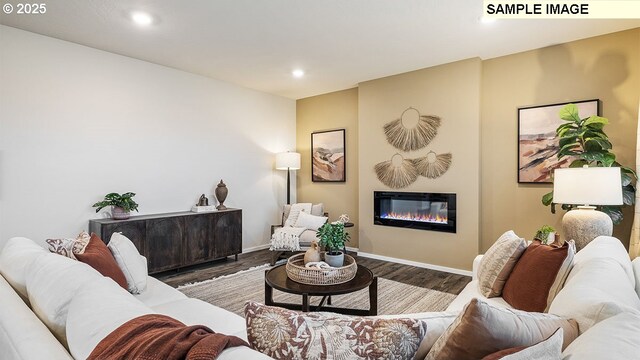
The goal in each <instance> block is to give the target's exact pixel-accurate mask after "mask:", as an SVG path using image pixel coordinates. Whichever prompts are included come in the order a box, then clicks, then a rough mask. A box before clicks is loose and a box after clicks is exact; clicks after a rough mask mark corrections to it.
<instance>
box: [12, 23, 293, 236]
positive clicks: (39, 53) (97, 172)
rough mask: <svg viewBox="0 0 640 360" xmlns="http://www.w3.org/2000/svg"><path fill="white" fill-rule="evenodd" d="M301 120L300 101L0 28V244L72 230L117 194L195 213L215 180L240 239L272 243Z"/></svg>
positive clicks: (144, 207) (148, 205) (151, 209)
mask: <svg viewBox="0 0 640 360" xmlns="http://www.w3.org/2000/svg"><path fill="white" fill-rule="evenodd" d="M167 51H171V49H167ZM295 121H296V120H295V102H294V101H293V100H289V99H285V98H281V97H277V96H272V95H268V94H265V93H261V92H257V91H253V90H249V89H246V88H242V87H239V86H235V85H231V84H228V83H224V82H221V81H217V80H213V79H210V78H206V77H202V76H197V75H193V74H190V73H186V72H182V71H178V70H174V69H171V68H167V67H163V66H159V65H155V64H151V63H148V62H144V61H139V60H135V59H131V58H128V57H124V56H120V55H115V54H112V53H108V52H104V51H100V50H96V49H93V48H88V47H84V46H80V45H77V44H73V43H69V42H65V41H61V40H57V39H53V38H50V37H45V36H41V35H36V34H33V33H30V32H25V31H22V30H17V29H14V28H10V27H6V26H0V244H1V243H2V242H4V241H6V240H7V239H8V238H10V237H13V236H26V237H29V238H32V239H34V240H38V241H43V240H44V239H46V238H48V237H71V236H75V235H76V234H77V233H78V232H79V231H80V230H82V229H86V228H87V225H88V220H89V219H91V218H95V217H100V214H95V212H94V211H93V209H92V208H91V205H92V204H93V203H94V202H96V201H98V200H101V198H102V196H103V195H105V194H106V193H108V192H112V191H114V192H126V191H133V192H136V193H137V196H136V198H135V200H136V201H137V202H138V203H139V204H140V213H141V214H151V213H161V212H173V211H183V210H188V209H190V207H191V205H193V204H194V203H195V202H196V201H197V199H198V197H199V196H200V194H202V193H205V194H208V195H211V194H213V190H214V188H215V185H216V184H217V182H218V181H220V179H224V181H225V183H226V184H227V186H228V188H229V196H228V198H227V201H226V202H225V204H226V205H228V206H229V207H237V208H242V209H243V228H244V233H243V238H244V240H243V242H244V244H243V247H244V248H248V247H253V246H256V245H260V244H266V243H267V242H268V238H269V225H270V224H272V223H274V221H276V220H278V218H279V215H278V213H279V208H280V206H281V204H282V203H283V202H284V201H285V196H286V195H285V194H286V193H285V174H286V172H281V171H275V170H274V166H273V165H274V164H273V162H274V153H276V152H279V151H284V150H287V149H295ZM292 193H293V194H295V189H293V191H292Z"/></svg>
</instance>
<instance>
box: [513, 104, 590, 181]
mask: <svg viewBox="0 0 640 360" xmlns="http://www.w3.org/2000/svg"><path fill="white" fill-rule="evenodd" d="M570 103H573V104H576V106H577V107H578V112H579V113H580V117H581V118H583V119H584V118H586V117H589V116H592V115H600V100H598V99H594V100H583V101H572V102H566V103H560V104H551V105H541V106H531V107H521V108H518V182H519V183H536V184H539V183H542V184H544V183H551V182H552V181H551V176H552V175H553V170H554V169H557V168H561V167H568V166H569V164H571V161H572V160H573V159H572V158H570V157H565V158H562V159H561V160H558V157H557V155H558V151H559V150H560V146H559V144H558V137H557V136H556V129H557V128H558V126H560V125H561V124H563V123H565V121H564V120H562V119H560V116H559V115H558V114H559V112H560V109H562V107H563V106H565V105H567V104H570Z"/></svg>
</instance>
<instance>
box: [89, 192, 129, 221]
mask: <svg viewBox="0 0 640 360" xmlns="http://www.w3.org/2000/svg"><path fill="white" fill-rule="evenodd" d="M134 196H136V194H135V193H132V192H127V193H124V194H122V195H120V194H118V193H109V194H107V195H105V196H104V200H102V201H99V202H97V203H95V204H93V207H94V208H97V209H96V212H98V211H100V210H102V209H103V208H105V207H107V206H111V217H113V218H114V219H116V220H126V219H128V218H129V217H130V216H131V211H134V210H135V211H138V204H137V203H136V202H135V201H134V200H133V199H132V198H133V197H134Z"/></svg>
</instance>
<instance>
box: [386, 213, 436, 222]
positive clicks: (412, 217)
mask: <svg viewBox="0 0 640 360" xmlns="http://www.w3.org/2000/svg"><path fill="white" fill-rule="evenodd" d="M381 217H382V218H383V219H394V220H408V221H421V222H429V223H437V224H446V223H448V219H447V217H446V216H440V215H435V216H434V215H432V214H428V215H420V214H413V213H409V212H407V213H396V212H390V213H388V214H382V216H381Z"/></svg>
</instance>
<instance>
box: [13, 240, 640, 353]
mask: <svg viewBox="0 0 640 360" xmlns="http://www.w3.org/2000/svg"><path fill="white" fill-rule="evenodd" d="M44 256H46V258H45V257H44ZM51 256H57V257H59V258H60V259H58V258H52V257H51ZM480 259H481V256H479V257H478V258H476V259H475V261H474V279H473V281H472V282H471V283H469V285H467V287H466V288H465V289H464V290H463V291H462V293H461V294H460V295H459V296H458V297H457V298H456V299H455V300H454V302H453V303H451V305H450V306H449V308H448V310H447V312H442V313H422V314H413V315H412V316H415V317H419V318H424V319H425V320H426V321H427V322H428V323H429V326H428V329H429V331H428V334H427V336H428V338H429V341H427V342H425V343H427V344H429V345H428V346H430V344H432V343H433V342H434V341H435V339H436V338H437V337H438V336H439V334H440V333H442V331H444V329H445V328H446V327H447V326H448V324H450V323H451V321H453V319H454V318H455V314H456V313H457V312H459V311H460V310H461V309H462V308H463V307H464V306H465V305H466V304H467V303H468V302H469V301H470V300H471V299H472V298H474V297H477V298H483V299H485V298H484V297H482V296H481V295H480V293H479V292H478V290H477V280H476V279H475V274H476V271H477V265H478V264H479V262H480ZM38 261H39V263H38V264H37V265H36V264H34V262H38ZM45 262H50V263H51V264H43V263H45ZM33 268H39V271H38V272H36V278H35V279H34V274H33V273H34V271H31V272H30V270H31V269H33ZM634 269H635V271H634ZM0 274H2V276H0V359H3V360H4V359H7V360H11V359H25V360H27V359H72V358H80V359H81V358H85V357H86V356H87V355H88V354H89V353H90V352H91V350H92V349H93V347H95V345H96V344H97V343H98V342H99V341H100V340H101V339H102V338H104V336H106V335H107V334H108V333H109V332H111V331H112V330H113V329H115V328H116V327H118V326H119V325H121V324H122V323H124V322H126V321H128V320H130V319H132V318H134V317H137V316H140V315H144V314H148V313H160V314H165V315H168V316H171V317H174V318H176V319H178V320H180V321H182V322H184V323H186V324H187V325H195V324H203V325H206V326H208V327H210V328H211V329H213V330H214V331H217V332H222V333H226V334H230V335H236V336H238V337H241V338H244V339H246V330H245V322H244V319H243V318H242V317H240V316H237V315H235V314H233V313H231V312H228V311H226V310H224V309H221V308H218V307H216V306H213V305H211V304H208V303H205V302H202V301H200V300H196V299H190V298H187V297H186V296H185V295H184V294H182V293H181V292H179V291H177V290H175V289H174V288H172V287H170V286H168V285H166V284H164V283H162V282H160V281H158V280H156V279H154V278H152V277H149V278H148V282H147V289H146V290H145V291H144V292H143V293H141V294H139V295H131V294H129V293H128V292H127V291H125V290H124V289H122V288H120V287H119V286H118V285H116V284H115V282H113V281H112V280H110V279H108V278H104V277H102V276H100V275H99V274H98V273H97V272H95V271H94V270H93V269H92V268H90V267H89V266H87V265H85V264H83V263H80V262H75V261H74V260H71V259H66V258H63V257H62V256H60V255H54V254H49V253H48V251H46V250H45V249H43V248H42V247H40V246H38V245H36V244H35V243H33V242H32V241H30V240H28V239H24V238H14V239H11V240H10V241H9V242H8V244H7V246H5V247H4V248H3V249H1V250H0ZM38 274H40V275H38ZM43 274H45V275H43ZM65 274H66V275H65ZM68 274H74V276H73V277H70V276H68ZM75 275H78V276H75ZM42 277H46V279H42ZM80 278H82V279H85V280H84V281H81V280H77V279H80ZM638 278H640V259H638V260H636V261H634V263H632V262H631V261H630V260H629V257H628V254H627V253H626V250H625V249H624V247H623V246H622V245H621V244H620V241H618V240H617V239H615V238H612V237H600V238H598V239H596V240H594V241H593V242H592V243H591V244H589V245H588V246H587V247H585V248H584V249H583V250H581V251H580V252H578V254H576V257H575V265H574V267H573V269H572V270H571V273H570V274H569V277H568V279H567V281H566V284H565V287H564V288H563V290H562V291H561V292H560V293H559V294H558V296H557V297H556V299H555V300H554V301H553V304H552V306H551V308H550V312H551V313H555V314H558V315H562V316H566V317H569V318H574V319H576V320H577V321H578V324H579V326H580V334H581V335H580V336H579V337H578V338H577V339H576V340H575V341H574V342H573V343H572V344H571V345H569V347H567V348H566V349H565V351H564V353H563V357H564V359H568V360H574V359H580V360H582V359H587V360H590V359H640V350H639V349H640V299H639V298H638V293H637V292H636V289H640V279H638ZM74 281H75V282H74ZM34 284H36V285H37V286H38V289H35V290H34V289H33V286H34ZM30 287H31V289H32V291H31V293H30V292H29V291H28V289H29V288H30ZM55 289H65V290H64V291H62V292H63V293H62V294H61V293H58V292H57V291H56V290H55ZM485 300H486V301H488V302H489V303H492V304H494V305H497V306H501V307H510V306H509V305H508V304H507V303H506V302H505V301H504V300H502V299H501V298H492V299H485ZM63 310H64V311H63ZM400 316H401V317H406V316H408V315H397V316H392V317H400ZM385 317H391V316H385ZM52 323H53V324H58V325H56V326H57V327H56V326H53V325H52ZM45 324H48V325H49V327H47V325H45ZM60 326H62V327H63V328H64V333H63V335H62V337H61V333H60ZM50 328H53V329H54V330H50ZM63 344H64V345H63ZM422 350H423V351H426V350H428V349H422ZM220 359H222V360H224V359H268V357H267V356H265V355H262V354H260V353H258V352H255V351H253V350H251V349H248V348H246V347H237V348H231V349H227V350H225V351H224V352H223V353H222V355H221V356H220Z"/></svg>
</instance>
